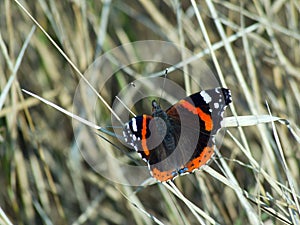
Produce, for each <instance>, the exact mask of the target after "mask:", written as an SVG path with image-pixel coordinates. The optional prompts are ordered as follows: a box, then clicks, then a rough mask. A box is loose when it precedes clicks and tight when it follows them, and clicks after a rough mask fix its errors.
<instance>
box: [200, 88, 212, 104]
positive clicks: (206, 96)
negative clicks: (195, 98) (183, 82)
mask: <svg viewBox="0 0 300 225" xmlns="http://www.w3.org/2000/svg"><path fill="white" fill-rule="evenodd" d="M200 95H201V96H202V97H203V99H204V101H205V102H206V103H207V104H208V103H210V102H211V100H212V99H211V97H210V96H209V94H207V92H206V91H201V92H200Z"/></svg>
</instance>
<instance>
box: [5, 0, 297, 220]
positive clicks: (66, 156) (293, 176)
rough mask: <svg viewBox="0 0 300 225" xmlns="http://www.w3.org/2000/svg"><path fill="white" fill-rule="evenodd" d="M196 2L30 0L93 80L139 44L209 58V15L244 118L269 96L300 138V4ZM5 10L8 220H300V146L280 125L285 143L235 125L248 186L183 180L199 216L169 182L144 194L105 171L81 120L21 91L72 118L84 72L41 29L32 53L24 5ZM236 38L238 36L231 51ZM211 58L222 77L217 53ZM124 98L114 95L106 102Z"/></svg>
mask: <svg viewBox="0 0 300 225" xmlns="http://www.w3.org/2000/svg"><path fill="white" fill-rule="evenodd" d="M192 3H193V1H176V0H173V1H172V0H165V1H146V0H143V1H129V0H125V1H109V0H103V1H54V0H49V1H45V0H39V1H27V2H24V1H22V2H21V4H22V5H23V6H24V7H25V8H26V9H27V10H28V11H29V12H30V14H31V15H32V17H33V18H34V19H35V20H37V21H38V23H39V24H40V25H41V26H42V27H43V28H44V29H45V30H46V32H47V33H48V34H49V35H50V36H51V37H52V38H53V39H54V40H55V42H56V43H57V45H58V46H59V47H60V48H61V49H62V50H63V52H64V53H65V54H66V55H67V56H68V57H69V58H70V59H71V61H72V62H73V63H74V65H76V67H77V68H78V69H79V71H81V72H82V73H83V72H84V71H85V70H86V69H87V68H88V66H89V65H90V64H91V63H92V62H93V60H94V59H95V58H96V57H97V56H99V55H101V54H102V53H105V52H106V51H109V50H110V49H112V48H114V47H117V46H119V45H122V44H125V43H128V42H133V41H139V40H152V39H154V40H164V41H171V42H174V43H176V44H179V45H180V44H181V45H184V46H185V47H187V48H188V49H190V50H191V51H192V52H193V53H195V55H196V54H198V53H200V52H202V51H204V50H206V49H207V48H208V47H209V46H208V43H207V41H205V39H204V38H203V29H200V26H199V22H198V20H197V16H196V15H197V13H200V16H201V18H202V20H203V22H204V25H205V28H206V31H207V34H208V36H209V40H210V42H211V44H212V45H213V44H214V43H217V42H220V41H223V42H221V43H223V44H222V45H225V44H227V47H221V48H219V49H217V50H215V51H214V54H215V56H216V59H217V61H218V62H219V66H220V69H221V71H222V72H223V74H224V77H223V78H224V80H225V82H226V84H227V87H229V88H230V89H231V90H232V95H233V105H234V107H235V108H234V109H235V110H236V113H237V115H262V114H268V111H267V108H266V105H265V100H267V101H268V104H269V105H270V108H271V111H272V114H273V115H274V116H278V117H281V118H284V119H287V120H288V121H289V122H290V123H291V126H292V127H294V129H295V130H296V135H299V130H297V127H296V126H297V124H298V125H299V122H300V116H299V115H300V92H299V88H300V85H299V83H300V43H299V41H300V25H299V15H300V14H299V12H300V3H299V1H296V0H294V1H293V0H291V1H281V0H277V1H262V0H254V1H241V2H240V1H220V0H214V1H210V0H207V1H197V2H196V4H197V9H196V8H195V7H194V6H193V4H192ZM0 9H1V14H0V18H1V19H0V32H1V39H0V47H1V55H0V62H1V64H0V90H1V98H0V100H1V101H0V106H1V107H0V144H1V145H0V146H1V147H0V157H1V158H0V173H1V175H0V180H1V182H0V184H1V189H0V190H1V192H0V207H1V209H0V224H10V222H9V221H11V222H12V223H13V224H156V223H158V224H199V223H202V224H206V223H207V224H210V223H212V224H261V223H264V224H282V223H286V224H297V223H298V224H299V208H297V207H299V203H298V201H299V185H300V182H299V181H300V175H299V172H300V171H299V164H300V146H299V143H298V142H297V141H296V140H295V137H294V136H293V135H292V134H291V133H290V131H289V130H288V128H287V126H285V125H283V124H279V123H276V132H277V135H278V137H279V141H277V139H276V135H275V134H274V132H273V131H274V130H273V129H272V127H271V124H264V125H257V126H251V127H245V128H230V129H228V132H227V134H226V135H225V139H224V142H223V145H222V148H221V154H222V156H223V157H224V159H225V161H226V162H227V164H228V168H230V170H231V171H232V174H233V175H234V177H235V178H236V180H237V184H238V186H239V188H240V189H238V188H233V187H231V186H230V185H228V184H227V185H226V182H221V181H220V180H219V179H216V178H215V177H214V176H211V174H208V173H206V172H203V171H198V172H196V173H195V174H193V175H187V176H183V177H180V178H177V179H176V180H175V184H176V186H177V188H178V189H179V190H180V193H181V194H183V195H184V196H185V197H186V198H187V199H188V200H190V201H191V202H193V203H194V204H195V205H196V206H195V208H193V207H188V205H189V204H187V203H186V202H185V201H184V198H183V197H179V198H177V197H175V194H174V193H172V192H171V191H170V190H169V189H167V188H166V186H165V185H162V184H155V185H152V186H147V187H144V188H141V189H139V190H138V192H137V193H135V192H134V191H135V190H136V187H129V186H124V185H120V184H115V183H113V182H110V181H108V180H106V179H105V178H103V177H102V176H101V175H99V174H97V173H95V172H94V171H93V170H92V169H91V168H90V167H89V166H88V165H87V163H86V162H85V161H84V159H83V158H82V157H81V155H80V153H79V152H78V150H77V147H76V143H75V140H74V134H73V129H72V123H71V119H70V118H68V117H67V116H65V115H64V114H62V113H60V112H58V111H57V110H54V109H52V108H50V107H49V106H47V105H45V104H44V103H41V102H40V101H38V100H36V99H33V98H31V97H28V96H23V93H22V91H21V88H24V89H27V90H31V91H33V92H35V93H37V94H39V95H40V96H43V97H44V98H46V99H49V100H51V101H53V102H55V103H56V104H58V105H60V106H62V107H63V108H65V109H67V110H69V111H72V103H73V102H72V100H73V96H74V93H75V88H76V87H77V83H78V81H79V77H78V76H77V73H76V72H75V70H74V68H72V67H71V66H70V64H69V63H68V62H67V61H66V59H65V58H64V57H63V56H62V54H61V53H60V52H59V51H58V50H57V48H56V47H55V46H54V45H53V44H52V43H51V42H50V41H49V39H48V38H46V36H45V35H44V34H43V32H42V31H41V30H40V29H39V28H37V29H36V30H35V31H34V33H33V34H32V36H31V37H30V40H29V43H28V45H26V49H25V52H24V55H22V54H21V53H22V51H21V49H22V46H23V45H24V43H25V40H26V38H28V37H29V34H30V32H31V31H32V28H33V26H34V23H33V21H32V20H31V19H30V18H29V17H28V15H26V14H25V13H24V11H23V10H22V9H21V8H20V6H18V4H17V3H16V2H15V1H10V0H1V1H0ZM218 24H219V25H221V27H219V25H218ZM251 27H252V28H253V27H254V28H255V29H253V30H251V32H247V33H246V32H244V31H245V30H246V29H247V28H251ZM222 29H223V30H222ZM222 31H224V33H223V34H222ZM238 32H242V33H243V32H244V35H239V36H235V34H236V33H238ZM224 35H225V39H224ZM229 37H235V38H236V40H235V41H233V42H232V43H226V40H227V41H228V38H229ZM20 56H21V57H20ZM18 57H20V58H19V61H18V60H17V59H18ZM205 60H206V61H207V62H208V63H209V64H210V65H211V66H212V67H213V69H214V65H215V63H213V59H212V58H211V55H210V54H209V55H206V56H205ZM153 72H156V71H153ZM124 77H125V80H124V81H123V82H124V83H122V82H119V83H118V85H119V86H118V85H117V87H116V89H121V88H122V85H123V84H124V85H125V84H126V82H125V81H126V75H124ZM181 85H184V84H181ZM114 95H115V93H114V92H113V90H112V89H111V87H107V89H106V90H105V96H107V98H110V99H113V98H114ZM231 109H232V110H234V109H233V108H231ZM229 114H231V113H229ZM233 114H235V112H233ZM99 125H101V124H99ZM94 138H98V139H99V137H94ZM111 148H112V149H111V150H110V149H108V151H113V147H111ZM281 149H282V151H283V154H284V155H281V154H280V150H281ZM245 152H246V153H248V154H245ZM249 155H250V156H249ZM251 155H252V156H251ZM283 156H284V157H283ZM217 160H218V159H217ZM285 162H286V165H287V167H285ZM221 164H222V162H221ZM211 166H212V167H213V168H214V169H216V170H218V171H219V172H220V170H219V169H218V167H217V166H216V163H214V162H213V163H212V164H211ZM229 180H230V179H229ZM241 190H242V192H241ZM238 192H240V194H243V193H244V194H246V193H247V194H248V196H247V197H246V198H243V197H241V196H240V195H239V194H237V193H238ZM125 196H127V197H125ZM129 198H130V200H129ZM245 201H246V202H245ZM133 203H134V204H133ZM189 206H190V205H189ZM201 210H203V212H202V211H201ZM152 216H153V217H152ZM154 217H155V219H154Z"/></svg>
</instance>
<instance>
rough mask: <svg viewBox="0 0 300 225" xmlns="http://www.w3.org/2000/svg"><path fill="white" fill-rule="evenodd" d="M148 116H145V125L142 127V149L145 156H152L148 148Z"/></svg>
mask: <svg viewBox="0 0 300 225" xmlns="http://www.w3.org/2000/svg"><path fill="white" fill-rule="evenodd" d="M146 135H147V115H143V125H142V140H141V141H142V148H143V151H144V153H145V155H147V156H148V155H150V151H149V149H148V147H147V137H146Z"/></svg>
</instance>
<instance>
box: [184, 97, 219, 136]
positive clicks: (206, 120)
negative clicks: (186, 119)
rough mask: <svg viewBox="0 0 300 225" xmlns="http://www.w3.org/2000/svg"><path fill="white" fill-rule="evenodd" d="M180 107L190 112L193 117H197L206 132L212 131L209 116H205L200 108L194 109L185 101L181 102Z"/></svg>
mask: <svg viewBox="0 0 300 225" xmlns="http://www.w3.org/2000/svg"><path fill="white" fill-rule="evenodd" d="M180 106H183V107H184V108H185V109H187V110H188V111H190V112H192V113H193V114H195V115H199V117H200V118H201V120H203V121H204V123H205V130H207V131H211V130H212V128H213V122H212V120H211V116H210V115H209V114H206V113H205V112H203V111H202V109H201V108H199V107H195V106H194V105H192V104H191V103H189V102H188V101H186V100H181V101H180Z"/></svg>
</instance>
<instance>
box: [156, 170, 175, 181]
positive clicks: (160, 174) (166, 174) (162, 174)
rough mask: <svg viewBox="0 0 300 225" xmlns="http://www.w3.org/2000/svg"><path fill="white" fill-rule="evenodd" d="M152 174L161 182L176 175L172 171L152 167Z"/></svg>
mask: <svg viewBox="0 0 300 225" xmlns="http://www.w3.org/2000/svg"><path fill="white" fill-rule="evenodd" d="M151 172H152V176H153V177H154V178H155V179H156V180H159V181H160V182H164V181H167V180H171V179H173V178H174V175H173V174H172V171H171V170H169V171H160V170H159V169H157V168H153V169H151Z"/></svg>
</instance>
